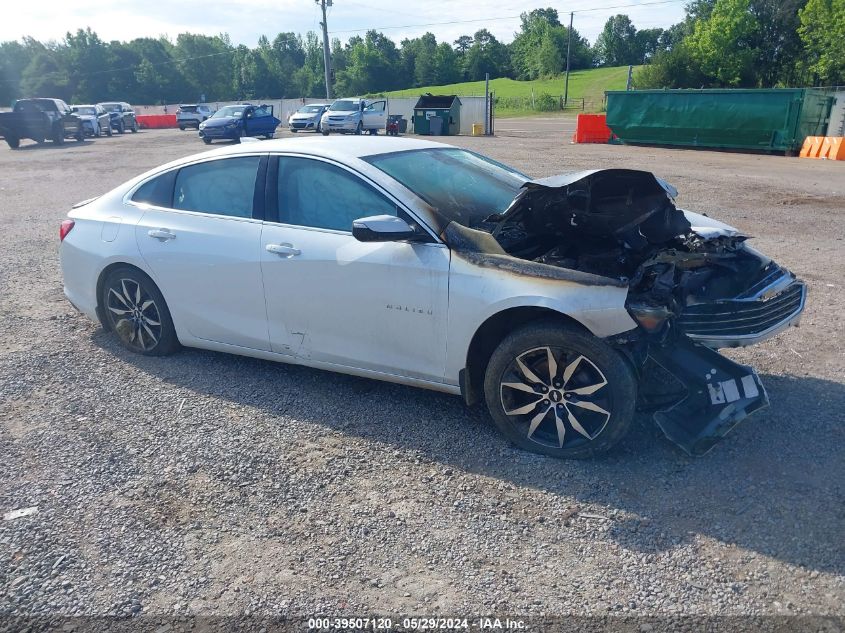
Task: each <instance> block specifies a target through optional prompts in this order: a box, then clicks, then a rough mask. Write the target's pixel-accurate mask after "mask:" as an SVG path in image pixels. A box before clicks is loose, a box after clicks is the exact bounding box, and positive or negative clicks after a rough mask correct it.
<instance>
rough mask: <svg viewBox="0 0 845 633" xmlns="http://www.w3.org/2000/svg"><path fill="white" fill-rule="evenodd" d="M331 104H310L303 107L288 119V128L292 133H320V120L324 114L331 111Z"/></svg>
mask: <svg viewBox="0 0 845 633" xmlns="http://www.w3.org/2000/svg"><path fill="white" fill-rule="evenodd" d="M330 105H331V104H330V103H309V104H308V105H304V106H302V107H301V108H300V109H299V110H297V111H296V112H294V113H293V114H291V115H290V117H289V118H288V128H289V129H290V131H291V132H299V131H300V130H303V131H304V130H310V131H311V132H320V131H321V130H322V128H321V127H320V120H321V119H322V117H323V113H324V112H325V111H326V110H328V109H329V106H330Z"/></svg>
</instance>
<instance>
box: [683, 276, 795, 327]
mask: <svg viewBox="0 0 845 633" xmlns="http://www.w3.org/2000/svg"><path fill="white" fill-rule="evenodd" d="M805 292H806V288H805V286H804V284H803V283H801V282H800V281H795V282H793V283H792V284H790V285H789V286H788V287H787V288H786V289H785V290H783V291H782V292H780V293H779V294H777V295H775V296H774V297H771V298H770V299H769V300H767V301H763V300H747V299H745V300H738V299H733V300H730V301H716V302H713V303H702V304H699V305H693V306H688V307H687V308H685V309H684V311H683V312H682V313H681V315H680V317H679V318H678V321H677V325H678V327H679V328H680V329H681V330H683V331H684V332H685V333H686V334H690V335H692V336H702V337H708V338H710V337H714V338H715V337H737V336H753V335H755V334H763V333H765V332H767V331H768V330H771V329H773V328H775V327H777V326H778V325H780V324H781V323H784V322H786V321H789V320H790V319H792V318H793V317H795V316H797V315H798V314H799V313H800V312H801V310H802V309H803V307H804V295H805Z"/></svg>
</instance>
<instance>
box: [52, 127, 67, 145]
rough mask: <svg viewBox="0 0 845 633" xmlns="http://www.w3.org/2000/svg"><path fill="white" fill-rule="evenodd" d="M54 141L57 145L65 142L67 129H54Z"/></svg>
mask: <svg viewBox="0 0 845 633" xmlns="http://www.w3.org/2000/svg"><path fill="white" fill-rule="evenodd" d="M53 143H55V144H56V145H64V144H65V131H64V130H63V129H62V128H57V129H55V130H53Z"/></svg>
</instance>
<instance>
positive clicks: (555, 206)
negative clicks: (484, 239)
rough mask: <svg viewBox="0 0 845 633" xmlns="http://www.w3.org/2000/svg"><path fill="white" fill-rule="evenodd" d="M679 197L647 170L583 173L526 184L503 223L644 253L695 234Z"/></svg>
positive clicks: (608, 170) (607, 170)
mask: <svg viewBox="0 0 845 633" xmlns="http://www.w3.org/2000/svg"><path fill="white" fill-rule="evenodd" d="M676 195H677V191H676V190H675V189H674V187H672V186H671V185H669V184H668V183H666V182H665V181H663V180H661V179H659V178H657V177H656V176H655V175H654V174H652V173H651V172H647V171H639V170H634V169H595V170H587V171H579V172H574V173H570V174H561V175H558V176H551V177H549V178H541V179H537V180H530V181H528V182H526V183H525V184H524V185H523V186H522V191H520V193H519V194H518V195H517V197H516V198H515V199H514V201H513V203H512V204H511V206H510V207H509V208H508V210H507V211H506V212H505V213H504V214H503V216H502V218H501V221H502V223H503V224H505V223H508V222H512V221H515V220H518V221H520V222H521V223H522V224H523V225H524V226H525V227H526V229H528V230H529V231H530V232H535V233H545V234H558V235H560V234H567V233H569V234H575V233H577V234H579V235H582V236H585V237H596V238H607V237H612V238H616V239H618V240H620V241H621V242H623V243H625V245H626V246H628V247H629V248H632V249H634V250H641V249H644V248H646V247H648V246H649V245H653V244H660V243H664V242H666V241H667V240H669V239H671V238H673V237H675V236H678V235H683V234H686V233H688V232H689V231H690V228H691V224H690V222H689V221H688V220H687V218H686V216H685V215H684V213H683V212H682V211H680V210H678V209H677V208H676V207H675V204H674V197H675V196H676Z"/></svg>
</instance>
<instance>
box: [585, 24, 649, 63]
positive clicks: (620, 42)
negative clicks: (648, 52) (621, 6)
mask: <svg viewBox="0 0 845 633" xmlns="http://www.w3.org/2000/svg"><path fill="white" fill-rule="evenodd" d="M595 53H596V62H597V63H598V65H599V66H626V65H628V64H638V63H640V62H641V61H642V58H641V56H640V55H639V54H638V43H637V29H636V27H635V26H634V25H633V23H632V22H631V18H629V17H628V16H627V15H622V14H619V15H614V16H613V17H610V18H608V19H607V22H605V24H604V29H602V32H601V33H600V34H599V36H598V38H597V39H596V45H595Z"/></svg>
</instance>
